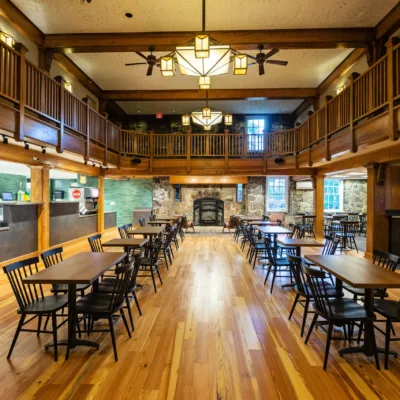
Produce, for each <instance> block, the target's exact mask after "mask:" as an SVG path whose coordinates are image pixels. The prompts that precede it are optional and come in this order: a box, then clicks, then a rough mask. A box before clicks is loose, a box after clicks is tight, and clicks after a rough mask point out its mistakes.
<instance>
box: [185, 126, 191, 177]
mask: <svg viewBox="0 0 400 400" xmlns="http://www.w3.org/2000/svg"><path fill="white" fill-rule="evenodd" d="M191 133H192V130H191V129H190V128H189V129H188V130H187V132H186V135H187V136H186V171H187V173H190V154H191V148H190V134H191Z"/></svg>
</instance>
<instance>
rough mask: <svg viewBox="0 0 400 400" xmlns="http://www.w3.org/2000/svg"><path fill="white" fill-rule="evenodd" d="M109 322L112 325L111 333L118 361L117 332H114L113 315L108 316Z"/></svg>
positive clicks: (115, 356) (115, 357)
mask: <svg viewBox="0 0 400 400" xmlns="http://www.w3.org/2000/svg"><path fill="white" fill-rule="evenodd" d="M108 324H109V325H110V333H111V340H112V345H113V349H114V359H115V361H118V354H117V343H116V341H115V332H114V321H113V317H112V315H109V316H108Z"/></svg>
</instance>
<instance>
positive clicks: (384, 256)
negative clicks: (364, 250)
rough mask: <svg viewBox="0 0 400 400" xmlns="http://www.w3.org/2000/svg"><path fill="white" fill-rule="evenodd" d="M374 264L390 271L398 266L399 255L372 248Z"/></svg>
mask: <svg viewBox="0 0 400 400" xmlns="http://www.w3.org/2000/svg"><path fill="white" fill-rule="evenodd" d="M373 261H374V264H377V265H379V266H380V267H382V268H386V269H388V270H390V271H392V272H394V271H396V269H397V268H398V267H399V266H400V257H399V256H396V255H394V254H390V253H386V252H385V251H379V250H374V251H373Z"/></svg>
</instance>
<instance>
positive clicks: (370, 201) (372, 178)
mask: <svg viewBox="0 0 400 400" xmlns="http://www.w3.org/2000/svg"><path fill="white" fill-rule="evenodd" d="M366 167H367V174H368V175H367V234H366V250H365V257H366V258H372V252H373V250H374V231H375V229H374V228H375V187H376V170H375V166H374V164H370V165H367V166H366Z"/></svg>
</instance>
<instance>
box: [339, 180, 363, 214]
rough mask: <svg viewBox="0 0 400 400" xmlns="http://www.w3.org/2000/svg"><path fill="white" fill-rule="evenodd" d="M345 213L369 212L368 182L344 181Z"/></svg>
mask: <svg viewBox="0 0 400 400" xmlns="http://www.w3.org/2000/svg"><path fill="white" fill-rule="evenodd" d="M343 211H344V212H358V213H360V212H362V213H363V212H367V181H366V180H361V179H354V180H345V181H343Z"/></svg>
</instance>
